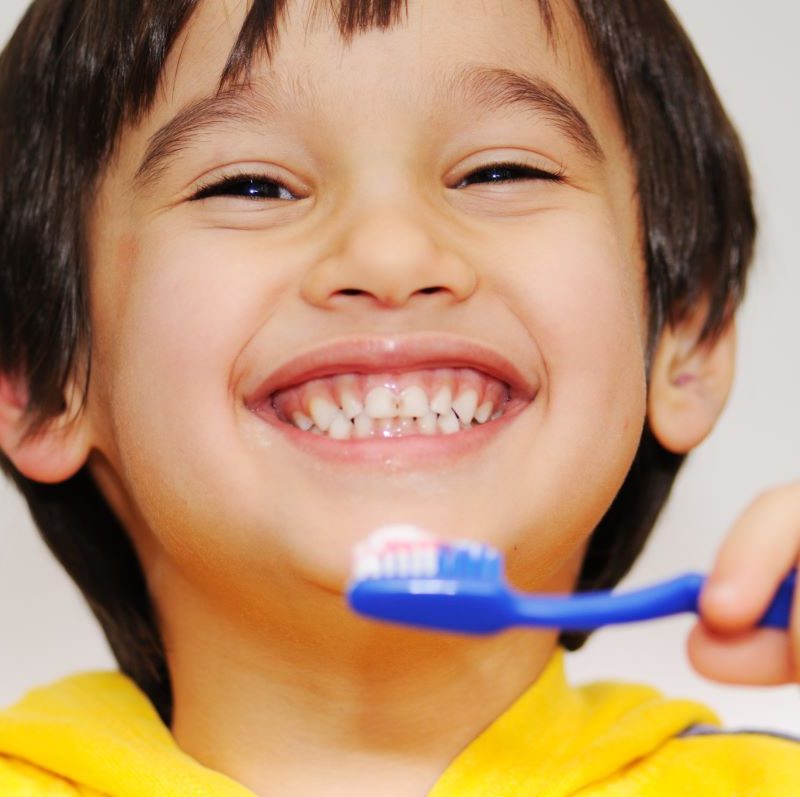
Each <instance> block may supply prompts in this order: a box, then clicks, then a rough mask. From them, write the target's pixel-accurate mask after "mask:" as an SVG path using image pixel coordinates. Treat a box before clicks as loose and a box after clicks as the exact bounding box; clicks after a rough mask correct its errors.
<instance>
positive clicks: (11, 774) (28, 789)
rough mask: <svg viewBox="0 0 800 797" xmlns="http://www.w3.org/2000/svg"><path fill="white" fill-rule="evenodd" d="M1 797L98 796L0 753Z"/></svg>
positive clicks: (93, 792)
mask: <svg viewBox="0 0 800 797" xmlns="http://www.w3.org/2000/svg"><path fill="white" fill-rule="evenodd" d="M0 795H2V797H99V795H98V793H97V792H95V791H92V790H89V789H86V788H85V787H82V786H77V785H76V784H74V783H72V782H71V781H68V780H64V778H60V777H58V775H54V774H53V773H52V772H48V771H46V770H44V769H39V767H35V766H32V765H31V764H28V763H26V762H25V761H21V760H19V759H18V758H8V757H6V756H4V755H0Z"/></svg>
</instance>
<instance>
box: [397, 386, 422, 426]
mask: <svg viewBox="0 0 800 797" xmlns="http://www.w3.org/2000/svg"><path fill="white" fill-rule="evenodd" d="M397 410H398V415H399V416H400V417H401V418H421V417H422V416H423V415H427V414H428V396H427V395H426V394H425V391H424V390H423V389H422V388H421V387H418V386H417V385H411V386H410V387H407V388H406V389H405V390H404V391H403V392H402V393H401V394H400V401H399V403H398V405H397Z"/></svg>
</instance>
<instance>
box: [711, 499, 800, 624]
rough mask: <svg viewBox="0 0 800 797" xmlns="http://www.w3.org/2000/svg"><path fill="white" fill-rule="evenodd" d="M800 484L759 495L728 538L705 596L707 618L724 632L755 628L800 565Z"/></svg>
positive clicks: (718, 556) (713, 570)
mask: <svg viewBox="0 0 800 797" xmlns="http://www.w3.org/2000/svg"><path fill="white" fill-rule="evenodd" d="M799 518H800V487H798V485H797V484H793V485H789V486H787V487H781V488H777V489H774V490H770V491H769V492H768V493H764V494H763V495H762V496H760V497H759V498H758V499H756V500H755V501H754V502H753V503H752V504H751V505H750V506H749V507H748V508H747V509H746V510H745V512H744V513H743V514H742V516H741V517H740V518H739V519H738V520H737V522H736V523H735V524H734V526H733V528H732V529H731V532H730V533H729V535H728V536H727V538H726V539H725V541H724V543H723V545H722V547H721V548H720V551H719V553H718V555H717V560H716V562H715V564H714V567H713V569H712V572H711V575H710V576H709V578H708V581H707V582H706V585H705V587H704V589H703V592H702V594H701V596H700V612H701V614H702V617H703V620H704V621H705V622H706V623H707V624H708V625H709V626H711V627H712V628H714V629H715V630H717V631H719V632H725V633H735V632H740V631H743V630H745V629H747V628H750V627H752V626H753V625H755V623H756V622H757V621H758V620H759V619H760V617H761V616H762V615H763V614H764V612H765V611H766V609H767V607H768V606H769V603H770V601H771V600H772V597H773V596H774V594H775V592H776V590H777V588H778V585H779V584H780V582H781V581H782V580H783V579H784V578H785V576H786V575H787V574H788V573H789V572H790V571H791V570H792V568H793V567H795V566H796V565H797V561H798V548H800V520H799Z"/></svg>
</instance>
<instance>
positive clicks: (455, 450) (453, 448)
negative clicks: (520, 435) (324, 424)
mask: <svg viewBox="0 0 800 797" xmlns="http://www.w3.org/2000/svg"><path fill="white" fill-rule="evenodd" d="M532 403H533V402H529V401H519V402H511V403H510V404H508V405H506V408H505V411H504V413H503V415H502V417H500V418H497V419H496V420H494V421H488V422H487V423H484V424H480V425H477V426H471V427H469V428H467V429H462V430H461V431H458V432H455V433H454V434H436V435H411V436H409V437H370V438H367V439H350V440H334V439H333V438H330V437H323V436H322V435H316V434H312V433H311V432H304V431H302V430H301V429H298V428H297V427H295V426H292V424H289V423H286V422H284V421H281V420H279V419H278V417H277V415H276V414H275V413H274V412H271V411H269V410H259V411H255V414H256V415H258V417H259V418H261V419H262V420H263V421H265V422H267V423H268V424H269V425H270V426H271V427H273V428H275V429H277V430H278V431H279V432H280V433H281V434H283V435H285V437H286V439H287V440H288V441H289V442H290V443H291V444H292V445H294V446H296V447H297V448H299V449H300V450H301V451H304V452H305V453H307V454H311V455H312V456H314V457H317V458H320V459H326V460H330V461H334V462H339V463H351V464H354V465H360V464H366V465H379V464H391V465H392V466H393V467H397V466H400V467H402V466H404V465H406V466H409V467H412V466H413V467H415V468H424V467H426V466H428V467H440V466H441V465H442V464H443V463H444V462H446V461H447V460H456V459H460V458H461V457H465V456H469V455H470V454H473V453H477V452H479V451H480V450H481V449H482V448H485V447H486V446H487V445H488V444H489V443H491V442H492V441H493V440H494V439H495V438H496V437H498V436H499V435H501V434H503V432H504V431H505V430H506V429H508V427H509V426H510V425H511V424H512V423H513V422H514V421H515V419H516V418H518V417H519V416H520V415H521V414H522V413H523V412H524V411H525V410H526V409H527V408H528V407H530V406H531V404H532Z"/></svg>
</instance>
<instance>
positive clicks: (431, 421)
mask: <svg viewBox="0 0 800 797" xmlns="http://www.w3.org/2000/svg"><path fill="white" fill-rule="evenodd" d="M438 420H439V416H438V415H437V414H436V413H435V412H429V413H428V414H427V415H423V416H422V417H421V418H419V419H418V420H417V425H418V426H419V430H420V432H422V434H436V422H437V421H438Z"/></svg>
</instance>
